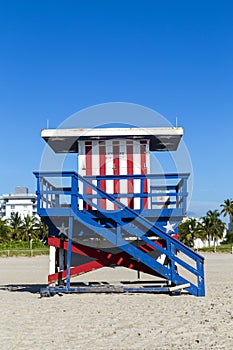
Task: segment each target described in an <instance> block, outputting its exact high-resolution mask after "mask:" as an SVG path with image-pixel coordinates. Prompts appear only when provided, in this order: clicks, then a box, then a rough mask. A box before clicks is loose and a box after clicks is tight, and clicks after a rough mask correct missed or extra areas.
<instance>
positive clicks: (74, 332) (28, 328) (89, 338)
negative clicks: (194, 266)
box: [0, 253, 233, 350]
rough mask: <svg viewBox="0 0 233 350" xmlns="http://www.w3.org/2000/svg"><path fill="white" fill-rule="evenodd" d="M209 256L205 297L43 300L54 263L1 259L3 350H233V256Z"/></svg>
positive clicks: (106, 274)
mask: <svg viewBox="0 0 233 350" xmlns="http://www.w3.org/2000/svg"><path fill="white" fill-rule="evenodd" d="M205 257H206V263H205V275H206V297H203V298H197V297H193V296H190V295H181V296H173V297H171V296H169V295H157V294H154V295H153V294H81V295H80V294H72V295H63V296H59V295H56V296H54V297H51V298H40V295H39V289H40V287H41V286H43V285H45V284H46V280H47V272H48V257H47V256H41V257H33V258H23V257H19V258H1V259H0V276H1V277H0V296H1V297H0V310H1V332H0V348H1V349H2V350H5V349H9V350H13V349H17V350H18V349H49V350H50V349H107V350H108V349H159V350H160V349H166V350H167V349H185V350H187V349H205V350H206V349H229V350H230V349H233V255H231V254H218V253H217V254H205ZM101 273H102V274H103V275H102V279H104V280H108V279H115V280H116V279H117V278H119V279H122V278H127V277H129V276H130V277H132V271H126V270H125V269H120V268H117V269H115V270H113V269H106V268H105V269H104V270H103V271H102V272H101ZM133 273H134V277H135V278H136V273H135V272H133ZM98 274H100V272H98ZM98 274H97V277H98V278H99V277H100V275H98ZM94 277H95V274H94V273H92V276H91V279H92V280H93V279H94ZM121 277H122V278H121ZM130 277H129V278H130ZM82 278H84V279H85V278H87V276H85V277H82Z"/></svg>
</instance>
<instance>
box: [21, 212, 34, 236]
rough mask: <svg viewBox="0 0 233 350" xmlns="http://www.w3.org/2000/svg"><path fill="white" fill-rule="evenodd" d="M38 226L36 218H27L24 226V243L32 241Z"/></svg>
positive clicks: (28, 216) (24, 220)
mask: <svg viewBox="0 0 233 350" xmlns="http://www.w3.org/2000/svg"><path fill="white" fill-rule="evenodd" d="M36 224H37V218H36V217H35V216H30V215H27V216H25V218H24V219H23V224H22V229H23V231H22V240H23V241H27V240H29V241H30V240H31V238H32V237H33V234H34V231H35V227H36Z"/></svg>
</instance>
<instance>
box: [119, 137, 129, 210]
mask: <svg viewBox="0 0 233 350" xmlns="http://www.w3.org/2000/svg"><path fill="white" fill-rule="evenodd" d="M120 175H127V149H126V140H120ZM120 193H125V194H126V193H127V180H121V181H120ZM120 201H121V202H122V203H123V204H124V205H128V199H127V198H121V199H120Z"/></svg>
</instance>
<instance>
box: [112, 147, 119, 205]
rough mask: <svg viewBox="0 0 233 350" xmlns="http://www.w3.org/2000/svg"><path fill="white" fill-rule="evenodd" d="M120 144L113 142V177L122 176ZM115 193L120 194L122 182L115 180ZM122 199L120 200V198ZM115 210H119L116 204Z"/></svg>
mask: <svg viewBox="0 0 233 350" xmlns="http://www.w3.org/2000/svg"><path fill="white" fill-rule="evenodd" d="M119 156H120V143H119V141H113V175H120V159H119ZM113 193H114V194H119V193H120V180H114V182H113ZM118 199H120V198H118ZM114 209H115V210H117V205H115V204H114Z"/></svg>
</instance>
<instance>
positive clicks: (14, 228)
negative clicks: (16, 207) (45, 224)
mask: <svg viewBox="0 0 233 350" xmlns="http://www.w3.org/2000/svg"><path fill="white" fill-rule="evenodd" d="M8 222H9V224H10V228H11V232H12V238H13V239H20V240H21V239H22V238H21V234H22V225H23V221H22V219H21V216H20V215H19V213H14V214H13V215H12V216H11V218H10V219H8Z"/></svg>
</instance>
